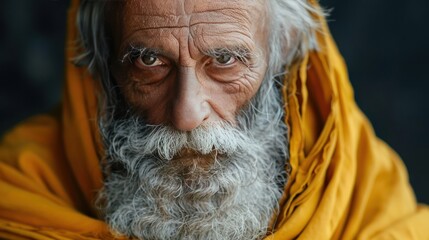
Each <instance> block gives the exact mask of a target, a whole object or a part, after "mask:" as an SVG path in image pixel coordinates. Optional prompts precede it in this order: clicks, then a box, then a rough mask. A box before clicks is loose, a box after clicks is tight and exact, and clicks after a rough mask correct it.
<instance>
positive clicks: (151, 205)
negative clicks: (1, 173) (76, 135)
mask: <svg viewBox="0 0 429 240" xmlns="http://www.w3.org/2000/svg"><path fill="white" fill-rule="evenodd" d="M265 85H268V84H265ZM261 88H262V89H263V90H260V92H259V93H258V95H257V97H255V99H254V100H253V102H252V105H249V106H248V107H246V110H245V111H243V113H242V114H240V116H239V117H238V120H237V121H238V126H237V127H234V126H231V125H230V124H227V123H219V124H215V125H203V126H200V127H198V128H197V129H195V130H193V131H192V132H181V131H177V130H175V129H173V128H172V127H169V126H149V125H145V124H144V123H143V122H142V121H141V120H139V118H137V117H129V118H126V119H124V120H114V121H110V122H107V121H106V122H107V123H106V122H103V121H100V122H101V124H100V125H101V127H100V129H101V131H102V135H103V138H104V143H105V145H106V146H107V159H106V166H105V174H106V179H105V186H104V189H103V190H102V191H101V192H100V196H99V201H100V203H101V204H102V207H101V208H102V211H103V213H104V218H105V220H106V222H107V223H108V224H109V225H110V227H111V228H112V229H113V231H114V232H115V233H117V234H119V235H126V236H131V237H136V238H139V239H259V238H262V237H263V236H265V235H266V234H267V230H268V229H269V227H270V226H269V223H270V220H271V218H272V217H273V214H274V213H275V212H276V211H277V210H278V199H279V198H280V196H281V193H282V190H283V185H284V183H285V181H286V180H285V170H284V169H285V161H286V160H285V159H286V157H287V141H286V137H285V136H286V126H285V124H284V123H283V120H282V115H283V111H282V107H281V104H280V101H279V97H278V93H277V91H276V90H275V89H274V88H273V87H272V86H270V85H268V86H265V87H264V86H263V87H261ZM261 91H263V93H261ZM183 149H190V150H192V151H193V152H197V153H199V154H201V155H204V156H206V157H207V156H209V157H211V158H212V161H211V162H209V164H202V163H201V161H202V159H199V158H198V157H197V158H195V159H193V160H191V161H190V163H189V164H182V162H181V161H177V157H178V156H180V151H182V150H183ZM188 162H189V161H188Z"/></svg>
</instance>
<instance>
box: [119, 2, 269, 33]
mask: <svg viewBox="0 0 429 240" xmlns="http://www.w3.org/2000/svg"><path fill="white" fill-rule="evenodd" d="M125 9H126V10H125V12H124V14H125V17H126V18H128V19H127V20H126V24H127V25H128V26H129V27H130V30H131V31H135V30H137V29H141V30H142V29H152V28H173V27H176V28H181V27H189V26H193V25H196V24H200V23H207V24H209V23H236V24H240V25H250V22H251V20H258V16H260V15H261V14H262V13H263V5H262V3H261V1H257V0H246V1H242V0H235V1H207V0H206V1H204V0H202V1H201V0H200V1H196V0H163V1H136V0H131V1H127V2H126V7H125Z"/></svg>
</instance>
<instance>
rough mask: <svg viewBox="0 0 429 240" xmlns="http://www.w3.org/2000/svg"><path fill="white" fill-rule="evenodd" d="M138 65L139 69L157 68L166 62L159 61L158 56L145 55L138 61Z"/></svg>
mask: <svg viewBox="0 0 429 240" xmlns="http://www.w3.org/2000/svg"><path fill="white" fill-rule="evenodd" d="M136 65H137V67H156V66H161V65H164V62H162V61H161V60H159V58H158V57H157V56H156V55H153V54H144V55H142V56H141V57H139V58H137V59H136Z"/></svg>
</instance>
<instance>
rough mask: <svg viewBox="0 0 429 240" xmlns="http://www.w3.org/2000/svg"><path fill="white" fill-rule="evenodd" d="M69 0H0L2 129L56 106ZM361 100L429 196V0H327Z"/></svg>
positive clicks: (424, 198) (422, 194)
mask: <svg viewBox="0 0 429 240" xmlns="http://www.w3.org/2000/svg"><path fill="white" fill-rule="evenodd" d="M68 4H69V1H68V0H37V1H35V0H8V1H0V19H1V20H0V31H1V34H0V76H1V77H0V79H1V82H0V83H1V85H0V134H2V133H4V132H5V131H6V130H7V129H9V128H11V127H12V126H13V125H14V124H16V123H17V122H19V121H20V120H22V119H25V118H26V117H28V116H31V115H34V114H36V113H41V112H46V111H49V110H50V109H52V108H53V107H54V106H56V105H57V104H58V102H59V99H60V97H61V88H62V84H63V75H64V53H63V49H64V39H65V21H66V10H67V7H68ZM321 4H322V5H323V6H324V7H327V8H329V9H332V10H331V14H330V17H329V25H330V27H331V31H332V34H333V35H334V38H335V39H336V41H337V43H338V46H339V48H340V51H341V52H342V54H343V56H344V58H345V59H346V62H347V65H348V67H349V73H350V79H351V82H352V84H353V86H354V88H355V95H356V101H357V102H358V104H359V106H360V107H361V108H362V110H363V111H364V112H365V113H366V114H367V116H368V117H369V119H370V120H371V122H372V123H373V125H374V128H375V131H376V132H377V134H378V135H379V136H380V138H382V139H383V140H385V141H386V142H387V143H388V144H390V145H391V146H392V147H393V148H394V149H395V150H396V151H397V152H398V153H399V155H401V157H402V158H403V160H404V162H405V164H406V165H407V168H408V170H409V174H410V181H411V184H412V185H413V187H414V189H415V191H416V195H417V198H418V200H419V201H421V202H425V203H429V187H427V186H428V185H429V174H428V170H429V158H428V157H427V151H428V150H429V140H428V134H429V104H428V103H429V101H428V100H427V99H428V89H429V77H428V75H429V71H428V70H429V58H428V55H429V27H428V23H429V21H428V16H429V14H428V13H429V1H427V0H408V1H399V0H359V1H358V0H354V1H351V0H322V1H321Z"/></svg>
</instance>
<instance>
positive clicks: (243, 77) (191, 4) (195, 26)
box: [113, 0, 267, 131]
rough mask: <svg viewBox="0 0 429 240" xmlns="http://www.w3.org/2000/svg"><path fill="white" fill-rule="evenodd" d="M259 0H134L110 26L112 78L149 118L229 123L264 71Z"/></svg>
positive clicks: (188, 124)
mask: <svg viewBox="0 0 429 240" xmlns="http://www.w3.org/2000/svg"><path fill="white" fill-rule="evenodd" d="M265 11H266V7H265V5H264V3H263V2H262V1H248V0H238V1H197V0H164V1H158V0H146V1H140V0H132V1H126V2H125V3H124V6H123V9H122V14H121V17H120V18H119V19H120V20H119V23H118V24H117V25H116V28H115V31H114V32H115V34H114V35H115V36H114V42H115V55H116V56H117V59H120V60H122V61H115V62H114V67H113V73H114V77H115V79H116V81H117V84H118V85H119V86H120V89H121V92H122V95H123V96H124V97H125V99H126V101H127V102H128V104H129V105H131V106H132V108H133V109H134V110H135V111H136V112H137V113H138V114H139V115H141V116H143V118H144V119H145V120H146V121H147V122H148V123H149V124H164V125H172V126H174V127H175V128H176V129H178V130H183V131H190V130H193V129H195V128H196V127H198V126H200V125H201V124H203V123H211V122H218V121H220V120H224V121H228V122H231V123H234V122H235V120H236V115H237V113H238V112H239V110H240V109H241V108H242V107H243V106H244V105H245V104H246V103H248V102H249V100H250V99H251V98H252V97H253V96H254V95H255V93H256V92H257V90H258V88H259V86H260V84H261V82H262V79H263V77H264V73H265V71H266V67H267V66H266V65H267V64H266V63H267V59H266V46H267V34H266V32H265V31H266V27H264V26H266V24H264V22H265V15H266V13H265Z"/></svg>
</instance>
